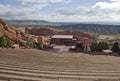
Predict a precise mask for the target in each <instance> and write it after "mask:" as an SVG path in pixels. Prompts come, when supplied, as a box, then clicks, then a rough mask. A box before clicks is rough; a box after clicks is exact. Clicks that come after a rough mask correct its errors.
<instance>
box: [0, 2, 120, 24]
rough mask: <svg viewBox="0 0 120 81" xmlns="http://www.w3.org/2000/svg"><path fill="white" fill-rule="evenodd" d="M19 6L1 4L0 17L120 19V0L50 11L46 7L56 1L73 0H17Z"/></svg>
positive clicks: (55, 19)
mask: <svg viewBox="0 0 120 81" xmlns="http://www.w3.org/2000/svg"><path fill="white" fill-rule="evenodd" d="M16 1H19V2H21V4H19V5H18V6H15V5H8V4H5V5H2V4H0V9H1V10H0V17H3V18H4V19H32V20H48V21H55V22H57V21H59V22H60V21H62V22H63V21H68V22H71V21H74V22H76V21H77V22H79V21H103V20H104V21H119V20H120V15H119V14H120V0H110V1H109V2H106V1H103V2H97V3H95V4H94V5H92V6H89V7H87V6H78V7H74V6H71V7H67V6H65V7H60V8H55V10H52V12H50V13H46V12H44V11H43V8H44V7H49V5H54V3H57V4H59V3H69V2H71V1H72V0H16ZM44 13H45V14H44Z"/></svg>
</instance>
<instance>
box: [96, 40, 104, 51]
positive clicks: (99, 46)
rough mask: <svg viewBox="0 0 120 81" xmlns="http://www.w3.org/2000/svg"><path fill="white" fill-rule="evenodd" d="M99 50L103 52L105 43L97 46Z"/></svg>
mask: <svg viewBox="0 0 120 81" xmlns="http://www.w3.org/2000/svg"><path fill="white" fill-rule="evenodd" d="M97 50H98V51H102V50H103V43H102V42H99V43H98V45H97Z"/></svg>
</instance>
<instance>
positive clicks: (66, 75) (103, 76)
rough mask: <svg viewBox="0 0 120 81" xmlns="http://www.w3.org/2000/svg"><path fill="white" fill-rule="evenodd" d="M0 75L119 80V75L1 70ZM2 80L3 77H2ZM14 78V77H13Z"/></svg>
mask: <svg viewBox="0 0 120 81" xmlns="http://www.w3.org/2000/svg"><path fill="white" fill-rule="evenodd" d="M0 74H1V75H2V74H3V75H5V74H8V75H13V76H12V77H13V78H14V75H16V76H19V77H20V76H21V77H23V76H24V77H25V76H26V77H34V78H54V79H56V78H67V79H108V78H109V79H120V74H116V73H113V74H109V73H107V74H106V73H78V74H77V73H76V74H72V73H61V72H60V73H54V72H53V73H34V72H24V71H14V70H3V69H0ZM3 78H4V77H3ZM8 78H9V77H8ZM15 78H16V77H15Z"/></svg>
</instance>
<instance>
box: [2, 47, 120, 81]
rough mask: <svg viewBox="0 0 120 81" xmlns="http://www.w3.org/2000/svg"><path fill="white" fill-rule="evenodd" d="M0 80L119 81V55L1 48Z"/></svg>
mask: <svg viewBox="0 0 120 81" xmlns="http://www.w3.org/2000/svg"><path fill="white" fill-rule="evenodd" d="M0 81H120V57H115V56H105V55H89V54H83V53H62V54H57V53H50V52H45V51H40V50H35V49H32V50H27V49H18V50H12V49H0Z"/></svg>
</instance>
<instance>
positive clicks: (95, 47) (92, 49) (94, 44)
mask: <svg viewBox="0 0 120 81" xmlns="http://www.w3.org/2000/svg"><path fill="white" fill-rule="evenodd" d="M90 48H91V51H97V42H95V43H92V44H91V46H90Z"/></svg>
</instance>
